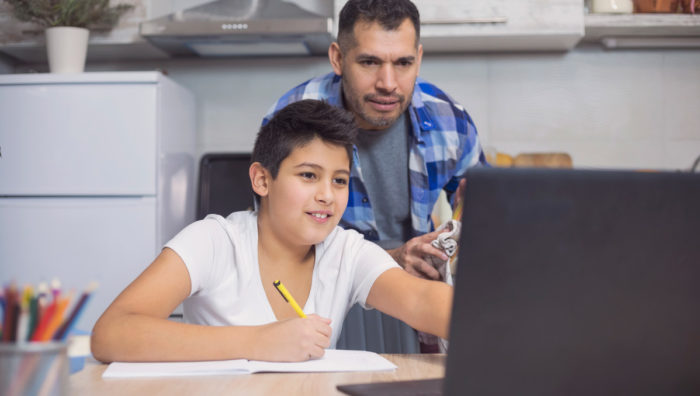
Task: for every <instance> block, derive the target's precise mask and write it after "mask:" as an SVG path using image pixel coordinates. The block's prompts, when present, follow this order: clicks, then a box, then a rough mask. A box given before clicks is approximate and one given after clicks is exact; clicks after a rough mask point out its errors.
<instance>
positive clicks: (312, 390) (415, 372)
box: [69, 354, 447, 396]
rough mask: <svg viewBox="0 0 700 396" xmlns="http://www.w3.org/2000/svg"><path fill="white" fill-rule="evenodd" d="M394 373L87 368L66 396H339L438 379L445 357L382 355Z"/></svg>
mask: <svg viewBox="0 0 700 396" xmlns="http://www.w3.org/2000/svg"><path fill="white" fill-rule="evenodd" d="M382 356H384V357H385V358H387V359H389V360H390V361H392V362H393V363H394V364H396V365H397V366H398V368H397V369H396V370H395V371H374V372H352V373H258V374H242V375H219V376H202V377H167V378H164V377H159V378H129V379H119V378H109V379H103V378H102V372H104V371H105V369H106V368H107V365H104V364H98V363H95V362H93V363H90V362H87V363H86V364H85V368H84V369H83V370H81V371H79V372H77V373H75V374H73V375H72V376H71V377H70V393H69V394H71V395H101V396H103V395H104V396H109V395H119V396H121V395H135V396H140V395H144V396H146V395H148V396H151V395H153V396H156V395H168V396H173V395H202V394H212V395H218V394H241V395H243V394H244V395H272V394H280V395H281V394H283V395H289V396H292V395H342V394H343V393H340V392H338V391H337V390H336V388H335V387H336V385H339V384H352V383H362V382H383V381H401V380H411V379H427V378H439V377H443V376H444V375H445V361H446V356H447V355H445V354H422V355H421V354H406V355H390V354H387V355H382Z"/></svg>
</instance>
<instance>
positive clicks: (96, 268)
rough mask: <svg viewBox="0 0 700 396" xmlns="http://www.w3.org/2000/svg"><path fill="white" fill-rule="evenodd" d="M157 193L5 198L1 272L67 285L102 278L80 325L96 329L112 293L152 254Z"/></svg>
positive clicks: (0, 209)
mask: <svg viewBox="0 0 700 396" xmlns="http://www.w3.org/2000/svg"><path fill="white" fill-rule="evenodd" d="M155 213H156V201H155V198H152V197H147V198H4V199H0V219H1V220H2V221H0V279H2V281H3V282H8V281H10V280H15V281H17V282H18V283H19V285H20V286H22V285H23V284H24V283H32V284H34V285H36V283H37V282H39V281H42V280H43V281H50V280H51V279H52V278H54V277H55V278H58V279H59V280H60V281H61V283H62V284H63V286H64V290H69V289H75V290H76V292H82V290H83V289H84V288H85V287H86V286H87V285H88V283H89V282H91V281H97V282H98V283H99V287H98V289H97V290H96V291H95V293H94V294H93V296H92V298H91V300H90V302H89V304H88V306H87V307H86V310H85V311H84V312H83V316H82V317H81V319H80V321H79V322H78V323H77V327H76V328H78V329H81V330H88V331H89V330H92V326H93V325H94V323H95V321H96V320H97V318H98V317H99V316H100V315H101V314H102V312H104V310H105V309H106V308H107V306H108V305H109V304H110V303H111V302H112V300H114V298H115V297H116V296H117V295H118V294H119V293H120V292H121V291H122V290H123V289H124V288H125V287H126V286H127V285H128V284H129V283H130V282H131V281H132V280H133V279H134V278H136V276H138V274H140V273H141V271H143V270H144V269H145V268H146V266H148V264H150V263H151V261H153V259H154V258H155V256H156V255H157V253H158V252H159V250H160V246H157V243H156V215H155Z"/></svg>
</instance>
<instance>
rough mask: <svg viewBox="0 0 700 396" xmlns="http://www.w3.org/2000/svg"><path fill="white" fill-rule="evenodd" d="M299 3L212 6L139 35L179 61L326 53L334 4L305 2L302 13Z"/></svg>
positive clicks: (250, 0) (251, 0) (154, 24)
mask: <svg viewBox="0 0 700 396" xmlns="http://www.w3.org/2000/svg"><path fill="white" fill-rule="evenodd" d="M299 3H301V2H300V1H291V0H288V1H284V0H218V1H212V2H210V3H206V4H203V5H200V6H197V7H193V8H189V9H186V10H184V11H179V12H176V13H174V14H171V15H167V16H164V17H161V18H157V19H154V20H151V21H147V22H143V23H141V26H140V33H141V36H143V37H144V38H146V39H147V40H149V41H150V42H151V43H152V44H153V45H155V46H157V47H159V48H161V49H163V50H165V51H166V52H168V53H169V54H171V55H172V56H176V57H187V56H204V57H210V56H250V55H309V54H311V55H323V54H326V53H327V52H328V46H329V45H330V43H331V41H332V31H333V18H332V8H333V7H332V1H331V0H321V2H318V1H316V2H315V3H314V2H309V1H308V0H307V1H305V3H306V4H305V6H306V7H304V8H302V7H301V6H300V5H299ZM314 5H315V7H314ZM309 8H312V9H309Z"/></svg>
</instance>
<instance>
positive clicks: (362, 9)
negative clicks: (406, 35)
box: [338, 0, 420, 51]
mask: <svg viewBox="0 0 700 396" xmlns="http://www.w3.org/2000/svg"><path fill="white" fill-rule="evenodd" d="M406 18H408V19H410V20H411V23H412V24H413V28H414V29H415V30H416V46H418V41H419V39H420V14H419V13H418V8H416V5H415V4H413V3H412V2H411V1H410V0H349V1H348V2H347V3H345V6H343V9H341V10H340V17H339V21H338V44H339V45H340V48H341V50H343V51H347V50H349V49H351V48H353V47H354V46H355V45H356V42H355V36H354V34H353V29H354V28H355V24H357V22H366V23H371V22H375V21H376V22H377V23H379V25H380V26H381V27H383V28H384V29H385V30H396V29H398V28H399V26H400V25H401V23H403V21H404V20H406Z"/></svg>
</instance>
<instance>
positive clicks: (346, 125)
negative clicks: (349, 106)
mask: <svg viewBox="0 0 700 396" xmlns="http://www.w3.org/2000/svg"><path fill="white" fill-rule="evenodd" d="M357 132H358V131H357V126H356V125H355V119H354V117H353V115H352V114H351V113H349V112H347V111H345V110H343V109H341V108H338V107H335V106H331V105H329V104H328V103H326V102H323V101H320V100H313V99H305V100H301V101H298V102H294V103H291V104H288V105H287V106H285V107H284V108H282V109H281V110H279V111H278V112H277V113H275V114H274V116H273V117H272V118H271V119H270V121H268V123H267V124H265V125H263V126H262V127H261V128H260V132H258V137H257V138H256V139H255V146H254V147H253V154H252V156H251V159H250V160H251V163H252V162H260V164H261V165H262V166H263V167H264V168H265V169H267V170H268V171H269V172H270V174H271V175H272V178H273V179H275V178H277V174H278V172H279V169H280V164H281V163H282V161H283V160H284V159H285V158H287V157H288V156H289V154H291V152H292V150H294V149H295V148H298V147H303V146H305V145H307V144H308V143H310V142H311V141H312V140H313V139H314V138H319V139H321V140H322V141H324V142H326V143H331V144H334V145H337V146H342V147H344V148H345V151H346V152H347V154H348V160H349V161H350V166H352V147H353V144H355V138H356V137H357ZM255 198H256V200H258V202H259V200H260V197H259V196H257V194H256V197H255Z"/></svg>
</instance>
